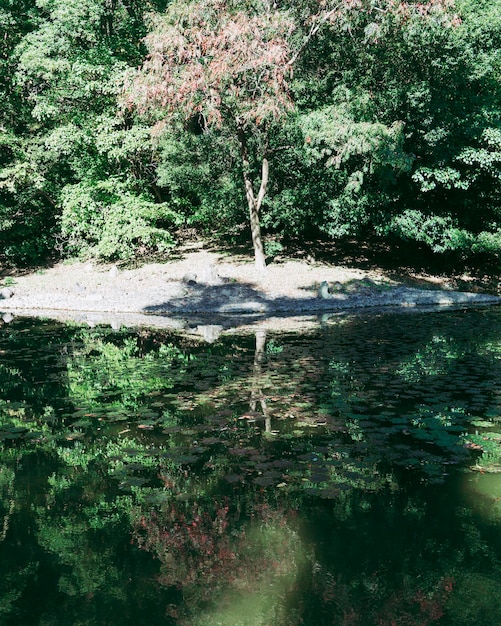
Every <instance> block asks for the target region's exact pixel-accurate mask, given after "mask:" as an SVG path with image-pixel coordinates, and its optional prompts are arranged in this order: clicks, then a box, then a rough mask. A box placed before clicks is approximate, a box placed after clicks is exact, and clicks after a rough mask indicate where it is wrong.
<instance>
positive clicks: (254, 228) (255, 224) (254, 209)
mask: <svg viewBox="0 0 501 626" xmlns="http://www.w3.org/2000/svg"><path fill="white" fill-rule="evenodd" d="M238 141H239V143H240V154H241V156H242V170H243V177H244V185H245V195H246V197H247V206H248V207H249V221H250V227H251V234H252V245H253V247H254V260H255V264H256V268H257V269H259V270H265V269H266V258H265V255H264V246H263V240H262V238H261V222H260V218H259V213H260V211H261V205H262V203H263V199H264V196H265V195H266V188H267V186H268V171H269V167H268V159H266V158H264V157H263V162H262V171H261V185H260V187H259V193H258V195H257V198H256V196H255V195H254V190H253V188H252V180H251V176H250V164H249V154H248V151H247V138H246V136H245V132H244V131H243V129H241V128H240V129H239V130H238Z"/></svg>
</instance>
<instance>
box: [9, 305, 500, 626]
mask: <svg viewBox="0 0 501 626" xmlns="http://www.w3.org/2000/svg"><path fill="white" fill-rule="evenodd" d="M188 330H189V329H188ZM209 330H210V329H209ZM206 339H210V341H206V340H204V339H203V338H202V337H201V336H200V335H195V334H190V333H189V332H179V333H174V332H170V331H166V330H158V329H157V330H155V329H153V328H141V329H137V330H131V329H124V328H118V329H115V330H113V329H111V328H110V327H104V326H103V327H100V326H96V327H94V328H89V327H88V326H82V325H79V324H76V323H72V324H63V323H58V322H54V321H50V320H37V319H29V318H25V319H23V318H15V319H13V320H12V321H10V323H8V324H4V325H3V326H2V327H0V389H1V394H0V624H2V626H3V625H5V626H10V625H16V626H19V625H20V624H21V625H23V626H28V625H33V626H35V625H37V626H38V625H43V626H59V625H61V626H68V625H70V624H71V625H78V626H84V625H85V626H97V625H106V626H112V625H115V624H116V625H120V626H128V625H130V626H132V625H134V626H138V625H143V624H144V625H148V626H151V625H154V626H156V625H163V624H166V625H174V624H175V625H193V626H216V625H223V626H226V625H228V626H240V625H242V626H296V625H297V626H299V625H307V626H310V625H311V626H321V625H329V626H330V625H342V626H366V625H367V626H370V625H375V626H376V625H377V626H395V625H396V626H401V625H402V626H404V625H405V626H409V625H411V626H414V625H415V626H425V625H427V624H440V625H451V626H452V625H454V626H462V625H464V626H472V625H475V626H481V625H484V624H485V626H493V625H494V624H501V596H500V594H499V593H498V591H499V588H500V584H501V383H500V381H501V309H499V308H484V309H482V308H479V309H468V310H455V311H441V312H426V313H424V312H414V313H406V314H396V313H392V312H387V313H374V314H364V315H359V316H356V315H354V316H332V317H330V318H329V317H325V318H322V319H321V320H319V321H318V323H316V324H314V325H311V324H310V325H308V326H305V327H304V328H303V329H293V328H292V329H290V330H289V331H288V332H277V331H276V330H274V331H271V330H267V329H266V327H265V326H263V325H262V324H256V326H255V328H253V327H252V320H251V321H250V322H249V324H248V325H247V326H246V328H245V329H244V330H239V329H238V328H237V329H233V330H229V331H227V332H224V333H222V334H219V332H215V333H211V332H209V331H208V332H207V333H206Z"/></svg>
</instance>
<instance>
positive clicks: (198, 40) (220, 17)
mask: <svg viewBox="0 0 501 626" xmlns="http://www.w3.org/2000/svg"><path fill="white" fill-rule="evenodd" d="M151 26H152V30H151V32H150V34H149V35H148V36H147V38H146V45H147V48H148V51H149V55H148V58H147V59H146V61H145V62H144V64H143V66H142V68H141V71H140V72H139V73H138V74H136V75H135V76H133V77H132V80H131V82H130V84H129V87H128V96H127V102H128V104H129V105H134V106H136V107H137V108H138V109H139V110H140V111H142V112H144V111H146V110H148V109H151V108H155V107H158V106H160V107H161V108H162V109H163V110H164V111H167V114H174V113H175V112H176V113H179V114H180V115H181V117H182V119H184V121H185V122H187V121H189V120H193V119H195V120H196V122H197V123H198V124H199V125H200V127H201V129H202V130H203V131H208V130H209V129H210V128H211V127H213V126H214V127H216V128H223V127H224V129H225V130H229V131H230V133H231V135H232V136H233V138H234V139H236V140H237V142H238V145H239V148H240V157H241V168H242V176H243V182H244V186H245V195H246V198H247V205H248V209H249V220H250V226H251V233H252V242H253V246H254V255H255V262H256V266H257V267H258V268H259V269H264V268H265V256H264V249H263V243H262V238H261V227H260V221H259V213H260V209H261V206H262V202H263V199H264V196H265V194H266V189H267V185H268V175H269V173H268V172H269V165H268V159H267V154H266V153H267V134H268V131H269V128H270V126H271V125H272V124H273V123H274V122H276V121H277V120H279V119H280V118H282V117H283V116H284V115H285V114H286V113H287V112H288V111H290V110H291V109H292V101H291V99H290V96H289V92H288V84H287V79H288V78H289V77H290V75H291V72H292V65H291V60H292V52H291V48H290V45H289V41H288V37H289V34H290V33H291V32H292V31H293V30H294V23H293V21H292V20H291V18H290V17H289V15H288V14H287V13H286V12H285V11H279V10H277V9H276V8H275V6H274V5H272V4H271V3H268V2H258V3H256V4H255V6H254V7H252V8H251V10H244V9H241V8H237V7H235V6H234V3H227V2H222V1H221V0H201V1H200V2H194V3H188V4H186V3H184V2H174V3H173V4H171V5H170V7H169V9H168V10H167V12H166V13H165V14H164V15H161V16H160V15H157V16H155V17H154V18H153V19H152V24H151ZM164 124H165V114H164V115H161V117H160V124H159V125H160V126H161V125H164ZM250 137H252V138H253V139H254V140H255V141H256V145H255V147H254V150H255V154H253V155H251V154H250V153H249V142H250ZM256 160H259V161H260V170H261V173H260V181H259V186H258V189H257V190H256V188H255V185H254V183H253V178H252V169H253V165H254V161H256Z"/></svg>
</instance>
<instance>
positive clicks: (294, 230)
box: [0, 0, 501, 265]
mask: <svg viewBox="0 0 501 626" xmlns="http://www.w3.org/2000/svg"><path fill="white" fill-rule="evenodd" d="M500 15H501V12H500V0H494V1H493V0H490V1H489V2H487V1H486V0H454V1H453V0H430V1H429V2H414V1H412V2H398V1H389V0H377V1H376V2H374V1H372V0H371V1H370V2H369V1H368V0H367V1H366V0H362V1H360V2H350V1H348V0H343V1H341V2H339V1H336V2H332V3H331V2H316V1H313V2H310V1H304V0H301V2H298V1H297V0H295V1H294V2H288V1H284V2H276V3H271V2H267V1H264V0H255V1H253V2H245V1H243V0H232V1H231V2H220V1H219V0H192V1H190V2H186V1H184V0H183V1H180V0H179V1H178V0H172V1H169V0H130V1H128V2H124V1H122V0H111V1H110V0H19V1H17V2H11V1H9V0H1V1H0V25H1V27H2V32H3V33H5V36H4V37H3V41H2V53H1V56H0V95H1V97H2V103H3V105H2V110H1V112H0V250H1V257H2V258H1V261H2V263H8V264H10V265H21V264H25V265H26V264H36V263H40V262H42V261H44V260H46V259H47V258H51V257H54V256H61V255H63V256H68V255H83V256H89V255H92V256H95V257H100V258H103V259H127V258H131V257H133V256H138V255H144V254H148V253H152V252H157V253H165V252H166V251H167V250H168V249H170V248H171V247H172V246H173V245H175V241H176V237H177V234H178V230H179V229H180V228H186V227H189V228H191V229H195V230H196V231H198V232H204V233H210V234H211V235H214V236H217V237H225V238H226V240H227V238H228V237H229V238H230V239H231V238H233V240H236V239H238V238H239V237H242V235H243V236H244V237H245V240H250V232H249V227H248V225H247V223H248V220H249V217H250V223H251V230H252V240H253V243H254V248H255V252H256V255H257V256H256V259H257V260H258V261H259V262H260V263H261V264H262V263H263V258H264V257H263V255H264V254H267V255H269V254H274V251H276V250H280V249H283V247H284V246H285V247H287V246H288V245H290V243H291V242H292V241H294V240H295V239H297V238H300V239H304V238H305V237H306V238H308V239H311V240H315V239H318V238H323V239H326V240H327V241H341V240H343V239H346V238H356V239H358V240H359V241H366V240H370V241H374V240H375V239H378V238H379V239H381V240H383V241H386V242H389V243H390V244H391V245H394V244H395V243H396V242H399V241H400V242H402V241H403V242H409V243H416V244H418V245H419V246H422V247H423V248H425V249H428V250H430V251H432V253H433V254H434V255H436V256H439V257H446V258H447V259H448V260H449V261H451V262H453V263H454V262H455V261H457V260H458V259H459V258H465V259H470V261H471V262H474V261H476V262H478V263H480V262H485V261H490V262H493V263H497V261H498V259H499V252H500V249H501V244H500V242H501V235H500V233H501V230H500V215H499V207H500V197H499V189H500V185H499V183H500V158H501V157H500V155H501V127H500V95H501V91H500V60H501V57H500V50H501V46H500V36H501V18H500ZM267 242H268V249H266V245H267Z"/></svg>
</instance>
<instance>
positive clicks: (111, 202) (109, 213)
mask: <svg viewBox="0 0 501 626" xmlns="http://www.w3.org/2000/svg"><path fill="white" fill-rule="evenodd" d="M61 206H62V216H61V233H62V235H63V237H64V238H65V240H66V245H67V249H68V251H69V252H70V254H80V255H82V256H94V257H97V258H102V259H130V258H131V257H133V256H135V255H138V254H145V253H152V252H165V251H167V250H168V249H169V248H171V247H172V246H173V245H174V238H173V236H172V235H171V233H170V232H169V230H168V229H170V230H173V229H174V228H175V227H176V226H179V225H180V223H181V219H180V217H179V215H178V214H177V213H175V212H174V211H172V210H171V209H170V208H169V207H168V205H167V204H166V203H163V204H155V203H154V202H153V201H152V200H151V199H150V198H148V197H147V196H146V194H142V195H139V196H138V195H134V194H133V193H132V192H131V191H130V189H128V186H127V185H126V184H124V183H122V182H120V181H119V180H118V179H114V178H111V179H109V180H107V181H99V182H97V183H94V184H91V183H89V182H82V183H77V184H76V185H67V186H66V187H65V188H64V189H63V191H62V193H61Z"/></svg>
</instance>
